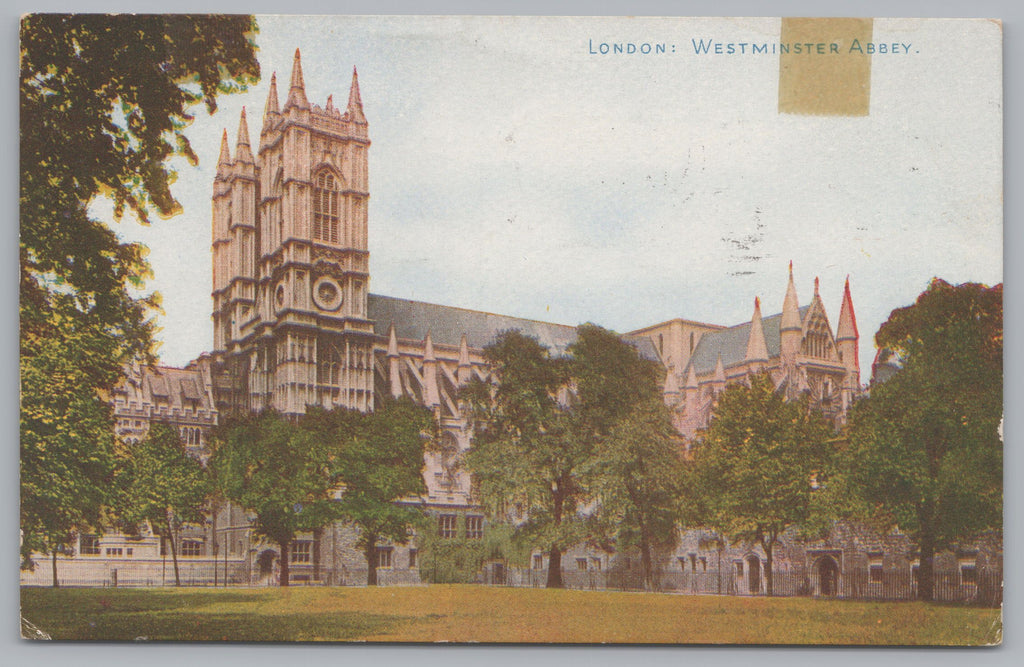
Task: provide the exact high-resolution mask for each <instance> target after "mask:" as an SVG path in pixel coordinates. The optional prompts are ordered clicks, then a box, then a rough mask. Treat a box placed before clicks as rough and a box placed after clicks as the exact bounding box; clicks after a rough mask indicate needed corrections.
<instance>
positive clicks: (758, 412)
mask: <svg viewBox="0 0 1024 667" xmlns="http://www.w3.org/2000/svg"><path fill="white" fill-rule="evenodd" d="M831 437H832V429H831V427H830V426H829V425H828V423H827V422H826V421H825V420H824V419H823V418H822V417H821V415H819V414H817V413H815V412H811V411H810V410H809V409H808V406H807V403H806V401H804V400H799V401H786V400H785V399H784V398H783V396H782V395H781V394H780V393H779V392H777V391H776V390H775V386H774V384H773V383H772V380H771V377H770V376H768V375H767V374H761V375H757V376H754V377H752V378H751V380H750V385H749V386H747V385H745V384H736V385H733V386H731V387H728V388H726V389H725V390H724V391H723V392H722V394H721V395H720V396H719V397H718V405H717V406H716V408H715V415H714V418H713V419H712V420H711V423H710V425H709V426H708V428H707V429H706V430H705V431H704V432H703V433H702V434H701V437H700V439H699V440H698V442H697V443H696V447H695V456H694V461H693V468H694V470H693V472H692V474H693V475H694V477H695V478H696V479H699V480H700V482H701V483H702V484H703V485H704V488H703V499H702V501H701V504H702V505H703V507H704V508H705V509H706V511H707V516H706V523H707V524H708V525H710V526H715V527H721V528H722V529H723V530H724V532H725V533H726V534H727V535H729V537H730V539H732V540H737V541H745V542H754V543H757V544H759V545H761V548H762V549H763V550H764V553H765V557H766V561H767V562H766V564H765V565H766V568H765V570H766V574H765V588H766V591H767V594H768V595H772V594H773V592H774V591H773V581H772V569H773V565H774V560H773V555H774V549H775V546H776V545H777V544H778V542H779V538H780V537H781V536H782V534H783V533H784V532H785V531H786V529H787V528H789V527H791V526H800V525H801V524H803V523H805V522H807V521H808V520H809V519H810V518H811V509H812V494H813V493H814V490H813V488H812V479H813V478H814V476H815V475H820V474H822V466H823V464H824V463H825V461H826V452H825V450H826V446H827V443H828V441H829V439H830V438H831ZM702 523H705V522H702Z"/></svg>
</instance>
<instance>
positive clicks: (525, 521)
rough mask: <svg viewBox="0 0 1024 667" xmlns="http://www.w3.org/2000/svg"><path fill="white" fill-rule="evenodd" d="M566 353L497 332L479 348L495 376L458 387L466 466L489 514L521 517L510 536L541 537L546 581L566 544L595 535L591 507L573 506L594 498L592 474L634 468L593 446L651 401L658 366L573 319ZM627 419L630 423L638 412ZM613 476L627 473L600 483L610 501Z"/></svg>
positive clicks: (557, 582)
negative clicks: (468, 425) (465, 418)
mask: <svg viewBox="0 0 1024 667" xmlns="http://www.w3.org/2000/svg"><path fill="white" fill-rule="evenodd" d="M568 353H569V354H568V356H567V357H562V358H553V357H551V356H550V355H549V354H548V352H547V350H545V349H544V348H543V347H542V346H541V345H540V344H539V343H538V342H537V341H536V340H534V339H532V338H529V337H526V336H523V335H522V334H521V333H519V332H514V331H513V332H506V333H503V334H502V335H500V336H499V337H498V339H497V340H496V341H495V342H494V343H493V344H491V345H490V346H488V347H487V348H486V349H485V352H484V354H485V357H486V358H487V360H488V361H489V362H490V363H491V366H492V368H493V369H494V375H495V377H496V382H495V383H494V384H488V383H484V382H480V381H477V382H473V383H470V385H468V386H467V388H466V389H465V390H464V391H463V393H462V398H463V399H465V401H466V402H467V404H468V405H469V407H470V413H471V414H472V416H473V417H472V418H473V428H474V433H473V448H472V449H471V450H470V452H469V456H468V459H467V463H468V466H469V468H470V470H471V471H472V472H473V474H474V476H475V479H476V481H477V483H478V485H479V488H480V491H481V494H482V496H483V499H484V501H485V502H486V503H487V504H488V505H489V508H488V509H489V511H490V513H491V516H492V517H508V516H514V517H515V520H520V519H522V522H521V523H519V524H518V531H517V532H518V533H519V535H520V536H521V537H522V538H524V539H527V540H530V541H532V542H533V543H535V544H541V545H544V548H545V549H546V550H547V552H548V563H549V564H548V579H547V586H548V587H550V588H558V587H561V586H562V585H563V583H562V573H561V561H562V553H563V552H564V551H565V549H567V548H568V547H570V546H572V545H574V544H579V543H581V542H585V541H595V540H600V539H601V538H602V537H603V535H602V533H603V532H604V531H602V530H600V527H599V512H597V511H596V510H588V511H587V512H583V511H581V510H582V509H583V508H584V507H585V506H587V505H588V504H589V503H590V502H591V501H593V500H594V499H595V495H594V494H595V489H596V486H595V484H596V481H597V480H604V479H605V478H606V477H608V476H609V475H627V474H634V473H635V472H636V469H635V468H634V469H628V468H627V467H626V466H627V465H628V464H626V463H625V462H624V461H623V459H622V457H620V456H613V455H612V453H611V449H610V447H609V446H604V447H602V446H603V445H605V443H606V441H607V440H608V438H609V437H610V435H611V433H612V431H613V430H614V429H615V428H616V426H617V425H619V424H620V423H621V422H623V421H624V420H627V419H629V418H630V417H631V415H633V411H634V409H636V408H637V406H640V405H643V404H646V405H648V406H653V404H654V402H656V401H657V400H659V398H658V385H657V366H656V365H655V364H653V363H652V362H649V361H645V360H644V359H642V358H641V357H640V356H639V354H638V353H637V351H636V349H635V348H633V347H632V346H631V345H629V344H628V343H625V342H623V340H622V339H621V337H620V336H619V335H618V334H616V333H614V332H612V331H608V330H607V329H603V328H601V327H598V326H595V325H593V324H584V325H581V326H580V327H579V328H578V329H577V338H576V341H575V342H574V343H573V344H572V345H571V346H570V347H569V350H568ZM635 418H636V420H637V421H634V426H635V425H637V424H638V422H639V421H643V418H642V417H635ZM656 430H657V429H656ZM622 433H623V431H620V434H622ZM658 433H659V434H660V433H661V431H660V430H659V431H658ZM622 437H625V436H624V435H623V436H622ZM620 444H621V443H620ZM660 444H661V443H657V444H652V447H658V446H660ZM600 452H603V453H604V455H606V456H608V459H607V460H606V461H604V463H606V464H607V466H608V467H607V469H602V465H601V460H600V458H599V453H600ZM633 453H634V454H635V453H636V451H635V450H634V452H633ZM638 465H639V466H640V467H643V464H642V463H641V464H638ZM614 466H618V467H614ZM648 481H651V480H648ZM622 485H630V482H627V481H625V480H624V479H623V478H621V477H620V479H619V486H616V484H615V483H613V482H611V481H609V482H608V483H607V484H605V486H604V487H603V490H604V492H605V493H607V495H608V498H609V502H612V501H613V499H614V500H618V499H621V498H622V497H623V496H622V495H620V494H618V493H617V491H615V490H617V489H620V488H624V487H623V486H622ZM638 500H639V498H638ZM623 507H624V506H621V505H620V506H616V508H615V509H612V508H611V506H609V512H610V513H614V512H615V511H618V510H621V509H623ZM650 509H651V507H650V506H645V509H644V512H647V511H648V510H650ZM517 514H520V515H521V516H518V517H516V516H515V515H517ZM651 516H652V515H650V514H645V518H651ZM647 555H648V558H649V557H650V553H649V551H648V554H647Z"/></svg>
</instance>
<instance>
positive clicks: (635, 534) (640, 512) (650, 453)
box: [593, 399, 683, 590]
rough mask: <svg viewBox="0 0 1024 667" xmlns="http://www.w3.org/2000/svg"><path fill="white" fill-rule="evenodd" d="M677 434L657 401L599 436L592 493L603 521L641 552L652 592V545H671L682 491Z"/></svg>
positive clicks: (621, 540)
mask: <svg viewBox="0 0 1024 667" xmlns="http://www.w3.org/2000/svg"><path fill="white" fill-rule="evenodd" d="M682 452H683V449H682V438H681V437H680V435H679V432H678V431H677V430H676V429H675V427H674V426H673V425H672V421H671V418H670V415H669V413H668V409H667V408H666V407H665V405H664V403H662V402H661V401H660V400H657V399H655V400H649V401H646V402H644V403H642V404H640V405H638V406H636V407H635V408H634V409H633V411H632V412H631V413H629V414H628V415H626V416H625V417H624V418H623V419H621V420H620V421H619V422H618V423H616V425H615V426H614V427H613V428H612V429H611V432H610V433H609V434H608V435H607V436H606V437H604V438H602V439H601V441H600V443H599V445H598V448H597V452H596V456H595V461H594V468H595V470H594V475H593V477H594V482H593V486H594V491H595V495H596V498H597V499H598V502H599V511H600V514H601V516H602V524H604V525H607V526H612V527H613V532H614V534H615V536H616V538H617V540H616V541H617V542H618V543H619V544H620V545H622V546H627V547H629V546H635V547H637V548H638V549H639V550H640V564H641V572H642V576H643V581H644V588H645V589H647V590H653V589H654V587H655V582H654V558H653V553H654V551H655V550H657V549H662V548H667V547H671V546H672V545H674V544H675V541H676V536H677V531H678V526H677V521H678V519H679V510H678V508H679V503H680V499H681V493H682V478H683V460H682Z"/></svg>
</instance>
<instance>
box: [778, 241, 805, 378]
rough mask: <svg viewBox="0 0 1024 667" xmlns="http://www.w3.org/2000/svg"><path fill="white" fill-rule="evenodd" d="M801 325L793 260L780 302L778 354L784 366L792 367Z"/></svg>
mask: <svg viewBox="0 0 1024 667" xmlns="http://www.w3.org/2000/svg"><path fill="white" fill-rule="evenodd" d="M803 335H804V334H803V326H802V323H801V322H800V304H799V302H798V301H797V298H796V285H795V284H794V282H793V262H792V261H790V262H789V284H787V285H786V298H785V300H783V302H782V321H781V322H779V339H780V341H779V343H780V345H779V347H780V348H781V349H780V350H779V356H781V357H782V363H783V365H784V366H787V367H793V364H795V363H796V357H797V354H799V352H800V344H801V342H802V341H803Z"/></svg>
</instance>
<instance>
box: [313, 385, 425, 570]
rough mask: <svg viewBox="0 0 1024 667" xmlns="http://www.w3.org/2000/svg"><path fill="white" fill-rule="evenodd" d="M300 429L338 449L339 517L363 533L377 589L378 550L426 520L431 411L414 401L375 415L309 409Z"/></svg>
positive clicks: (389, 404)
mask: <svg viewBox="0 0 1024 667" xmlns="http://www.w3.org/2000/svg"><path fill="white" fill-rule="evenodd" d="M299 426H300V428H301V429H302V430H303V431H306V432H308V434H309V437H310V438H312V439H315V440H317V441H319V442H321V443H322V445H323V446H325V447H334V448H336V450H335V451H336V454H335V456H336V458H335V460H334V475H333V482H334V483H335V484H338V485H340V488H341V489H342V493H341V498H340V500H339V501H338V502H337V503H336V507H335V512H336V513H337V515H338V516H341V517H343V518H344V519H345V520H347V521H350V522H352V523H353V524H354V525H355V526H357V527H358V528H359V537H358V538H357V539H356V547H357V548H360V549H362V551H363V555H364V556H365V557H366V564H367V568H368V575H367V583H368V584H369V585H371V586H373V585H376V584H377V546H378V544H380V542H381V541H383V540H391V541H394V542H398V543H405V542H406V541H408V539H409V537H410V536H411V532H410V529H411V528H412V526H413V525H414V524H415V523H416V521H417V520H418V519H419V518H420V517H421V516H422V514H421V511H420V507H419V506H418V502H417V501H416V498H418V497H419V496H420V495H421V494H423V493H425V492H426V486H425V485H424V483H423V456H424V451H425V446H426V442H427V440H428V438H429V437H430V434H431V432H432V430H433V418H432V415H431V413H430V411H429V410H427V409H426V408H424V407H422V406H418V405H415V404H414V403H412V402H411V401H409V400H407V399H406V400H398V401H385V402H384V404H383V405H378V406H377V409H376V410H375V411H374V412H371V413H361V412H357V411H352V410H347V411H346V410H333V411H325V410H322V409H319V408H310V411H309V412H308V413H307V414H306V416H305V417H303V418H302V419H301V420H300V423H299Z"/></svg>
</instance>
